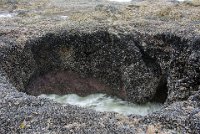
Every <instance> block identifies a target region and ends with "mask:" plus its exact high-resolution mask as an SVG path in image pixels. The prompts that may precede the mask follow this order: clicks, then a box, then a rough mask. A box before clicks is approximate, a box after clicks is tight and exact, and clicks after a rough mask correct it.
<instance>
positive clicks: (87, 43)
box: [23, 31, 167, 114]
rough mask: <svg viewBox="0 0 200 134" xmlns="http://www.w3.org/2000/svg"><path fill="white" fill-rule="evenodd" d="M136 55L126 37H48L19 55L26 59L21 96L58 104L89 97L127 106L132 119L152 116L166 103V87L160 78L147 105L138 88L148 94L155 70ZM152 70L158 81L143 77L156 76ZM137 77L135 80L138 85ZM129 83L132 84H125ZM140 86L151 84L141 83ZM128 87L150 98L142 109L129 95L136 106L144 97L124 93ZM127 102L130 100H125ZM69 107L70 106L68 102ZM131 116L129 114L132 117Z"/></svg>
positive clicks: (105, 34) (99, 34)
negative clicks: (134, 85) (152, 113)
mask: <svg viewBox="0 0 200 134" xmlns="http://www.w3.org/2000/svg"><path fill="white" fill-rule="evenodd" d="M140 49H141V48H140ZM140 49H139V48H138V47H137V41H134V39H133V38H131V36H127V37H124V36H123V37H118V36H116V35H112V34H110V33H108V32H101V31H98V32H94V33H87V34H86V33H81V34H80V33H78V34H77V33H76V34H69V33H62V34H61V35H56V34H47V35H45V36H44V37H40V38H38V39H36V40H32V41H30V42H29V44H27V46H26V47H25V49H24V51H23V52H24V53H23V55H24V56H23V57H26V58H27V59H26V63H24V66H23V69H24V72H26V73H27V74H26V75H24V76H25V77H24V80H23V83H24V88H25V89H24V92H26V93H27V94H29V95H34V96H40V95H44V94H45V95H46V97H47V98H49V95H54V96H55V95H57V98H58V100H59V99H60V97H61V98H62V97H64V98H65V97H67V96H68V97H69V98H70V95H72V96H73V95H74V94H75V96H76V97H75V98H79V99H78V100H87V98H89V100H90V99H91V98H90V96H92V95H94V96H95V95H97V98H100V99H99V101H100V100H108V102H102V103H111V102H112V103H111V104H112V105H118V106H119V105H123V106H122V107H121V109H123V108H124V109H127V107H128V106H129V107H130V108H131V107H138V110H139V112H138V111H137V112H136V113H137V114H139V113H142V111H145V110H146V113H149V112H153V111H155V110H158V109H160V108H161V106H162V104H163V103H164V102H165V101H166V98H167V82H166V78H165V77H163V78H161V80H160V82H159V85H158V87H157V89H156V93H155V95H154V97H153V99H152V100H150V99H149V98H152V93H151V91H148V89H144V88H141V87H143V86H144V85H142V86H141V87H140V83H143V84H146V85H147V86H144V87H148V88H149V89H150V88H151V87H150V86H152V85H153V84H152V83H153V82H154V80H152V79H153V78H154V77H158V76H159V74H160V70H158V69H155V67H154V66H151V64H150V65H149V64H146V60H149V59H150V57H148V56H146V57H144V56H143V57H142V56H141V55H142V52H141V50H140ZM146 58H147V59H146ZM145 59H146V60H145ZM142 60H144V62H140V63H139V64H137V66H134V64H135V63H137V62H138V61H142ZM152 64H153V63H152ZM156 66H158V64H156ZM134 67H136V70H137V71H135V69H134ZM142 67H144V68H145V69H142ZM156 70H158V72H157V74H158V75H156V76H154V75H150V76H149V75H146V74H148V73H149V71H151V72H152V74H156V73H154V72H155V71H156ZM145 71H147V72H145ZM135 72H137V73H135ZM127 74H128V75H127ZM141 74H144V75H145V78H144V79H143V77H140V76H141ZM131 75H133V76H131ZM134 75H136V77H135V76H134ZM137 76H138V77H140V78H138V79H137ZM130 79H131V81H129V80H130ZM142 79H143V80H142ZM145 80H147V81H149V82H150V84H149V83H148V82H145V83H144V82H143V81H145ZM135 81H136V82H135ZM155 81H157V79H155ZM131 83H137V84H136V86H138V88H137V90H139V89H143V90H146V91H148V92H146V91H143V92H144V93H148V94H147V95H149V96H148V97H147V99H145V101H143V102H142V103H138V102H139V101H140V100H139V101H137V102H136V101H135V100H131V99H132V97H130V95H133V96H135V98H134V97H133V98H134V99H137V98H139V99H141V100H144V99H142V97H143V96H145V97H146V95H143V94H139V95H141V96H139V97H138V95H135V94H133V93H134V92H132V91H131V90H135V89H134V88H133V89H131V90H130V88H129V89H126V88H127V87H128V86H129V85H130V84H131ZM156 83H157V82H156ZM130 87H132V86H130ZM152 87H155V86H152ZM153 90H154V89H153ZM102 94H103V97H102V96H101V95H102ZM98 95H99V96H98ZM77 96H78V97H77ZM88 96H89V97H88ZM127 96H129V98H131V99H127V98H128V97H127ZM80 97H83V98H80ZM84 97H86V98H84ZM110 97H111V98H110ZM112 97H113V98H112ZM50 98H51V96H50ZM54 99H55V98H54ZM120 99H121V100H120ZM91 100H93V99H91ZM111 100H112V101H111ZM74 101H75V100H72V102H74ZM76 101H77V100H76ZM109 101H110V102H109ZM116 101H117V102H118V103H117V104H116V103H115V102H116ZM87 102H88V101H87ZM62 103H63V102H62ZM67 103H69V102H67ZM76 103H77V102H76ZM79 103H80V104H81V103H82V102H79ZM136 103H138V104H136ZM98 104H100V103H98ZM87 105H89V104H87ZM101 105H102V104H101ZM102 109H106V108H105V107H104V108H102ZM111 109H112V108H111ZM127 110H128V109H127ZM129 110H130V109H129ZM134 110H135V109H132V111H134ZM105 111H106V110H105ZM130 111H131V110H130Z"/></svg>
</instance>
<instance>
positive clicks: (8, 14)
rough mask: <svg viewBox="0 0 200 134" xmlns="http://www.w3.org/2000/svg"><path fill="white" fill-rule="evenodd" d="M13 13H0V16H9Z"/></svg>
mask: <svg viewBox="0 0 200 134" xmlns="http://www.w3.org/2000/svg"><path fill="white" fill-rule="evenodd" d="M11 17H13V14H10V13H0V18H11Z"/></svg>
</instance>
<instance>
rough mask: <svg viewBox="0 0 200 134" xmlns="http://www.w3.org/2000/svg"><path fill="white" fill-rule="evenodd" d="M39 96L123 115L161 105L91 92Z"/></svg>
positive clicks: (143, 113) (144, 112)
mask: <svg viewBox="0 0 200 134" xmlns="http://www.w3.org/2000/svg"><path fill="white" fill-rule="evenodd" d="M40 97H45V98H49V99H52V100H54V101H56V102H58V103H62V104H71V105H76V106H80V107H85V108H89V109H93V110H96V111H100V112H104V111H107V112H117V113H120V114H124V115H130V114H137V115H142V116H144V115H147V114H149V113H152V112H155V111H158V110H160V108H161V107H162V104H161V103H152V102H148V103H146V104H141V105H139V104H134V103H129V102H127V101H123V100H121V99H119V98H117V97H111V96H108V95H106V94H91V95H88V96H85V97H81V96H78V95H76V94H67V95H62V96H60V95H55V94H51V95H45V94H43V95H40Z"/></svg>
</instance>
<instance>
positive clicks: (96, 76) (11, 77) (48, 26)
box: [0, 0, 200, 134]
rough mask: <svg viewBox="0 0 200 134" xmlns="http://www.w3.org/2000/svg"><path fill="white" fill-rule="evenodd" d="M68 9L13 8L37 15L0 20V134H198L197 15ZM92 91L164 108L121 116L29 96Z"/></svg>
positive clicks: (174, 10) (178, 8)
mask: <svg viewBox="0 0 200 134" xmlns="http://www.w3.org/2000/svg"><path fill="white" fill-rule="evenodd" d="M77 1H78V0H77ZM51 2H52V1H51ZM67 2H69V3H67V4H66V6H64V5H59V3H51V4H53V6H50V5H51V4H47V5H45V3H43V4H44V5H40V6H36V7H34V4H33V3H34V1H32V2H31V3H32V4H30V3H28V2H24V3H23V4H21V5H20V4H19V5H18V4H17V3H15V4H16V5H18V6H19V7H20V6H21V7H24V8H25V7H29V6H31V5H32V6H33V7H32V8H33V9H35V10H34V11H36V12H34V13H35V14H34V13H33V11H29V12H27V14H26V15H25V16H20V15H18V16H15V17H13V18H5V19H2V21H0V24H1V27H0V28H1V29H0V133H33V132H34V133H37V132H38V133H156V132H157V133H161V132H168V133H197V134H198V133H200V116H199V115H200V108H199V106H200V103H199V102H200V101H199V96H200V94H199V90H200V89H199V86H200V68H199V67H200V60H199V58H200V46H199V44H200V36H199V31H200V30H199V29H198V28H199V24H198V16H197V15H193V14H198V12H199V8H197V7H190V6H189V5H184V4H182V5H175V4H173V3H170V2H166V1H165V2H166V3H164V5H163V3H162V2H161V3H160V2H156V3H155V2H153V1H151V2H147V1H146V2H147V4H146V5H144V6H142V5H140V4H141V3H139V4H138V5H134V4H130V5H129V4H124V5H121V4H116V6H115V5H114V6H110V5H109V4H107V2H102V1H98V2H97V1H95V2H91V1H90V2H91V3H88V4H85V3H80V2H79V4H80V5H81V6H80V5H77V6H74V3H73V2H74V1H73V2H72V1H71V2H70V1H67ZM98 3H99V4H100V5H97V4H98ZM102 3H103V5H102ZM143 3H145V2H143ZM157 4H158V5H159V6H160V8H159V9H158V11H157V10H156V12H154V11H151V12H149V9H152V8H153V9H155V8H158V6H157ZM35 5H37V4H35ZM58 5H59V7H58ZM70 5H73V6H70ZM155 5H156V6H155ZM8 6H10V5H4V6H3V7H2V8H5V9H4V10H6V8H7V7H8ZM43 6H44V8H43ZM168 6H170V7H171V8H169V7H168ZM41 7H42V8H41ZM185 7H187V8H188V10H187V11H185V9H186V8H185ZM146 8H147V9H148V12H147V11H146ZM46 9H49V10H50V9H53V10H54V9H59V10H55V11H60V12H55V11H52V12H53V13H52V14H51V15H49V12H46ZM153 9H152V10H153ZM165 9H170V11H169V12H168V10H167V11H165ZM24 10H27V9H24ZM71 10H72V11H71ZM94 10H95V11H94ZM13 12H15V11H13ZM16 12H17V10H16ZM184 13H185V14H184ZM63 14H64V15H68V16H69V20H65V21H63V20H61V19H57V20H56V19H54V18H58V17H59V15H63ZM179 14H184V15H180V16H179ZM48 15H49V16H48ZM173 15H174V16H173ZM177 15H178V16H177ZM33 16H36V17H33ZM183 22H184V23H183ZM56 30H57V31H56ZM96 92H103V93H107V94H110V95H115V96H118V97H120V98H122V99H124V100H128V101H131V102H136V103H145V102H148V101H156V102H162V103H164V107H163V108H162V109H161V110H160V111H158V112H155V113H153V114H150V115H147V116H145V117H140V116H137V115H130V116H122V115H119V114H116V113H107V112H105V113H100V112H96V111H93V110H89V109H84V108H79V107H75V106H70V105H67V106H62V105H61V104H58V103H55V102H53V101H50V100H48V99H42V98H38V97H36V96H31V95H39V94H42V93H57V94H65V93H78V94H80V95H87V94H90V93H96Z"/></svg>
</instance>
